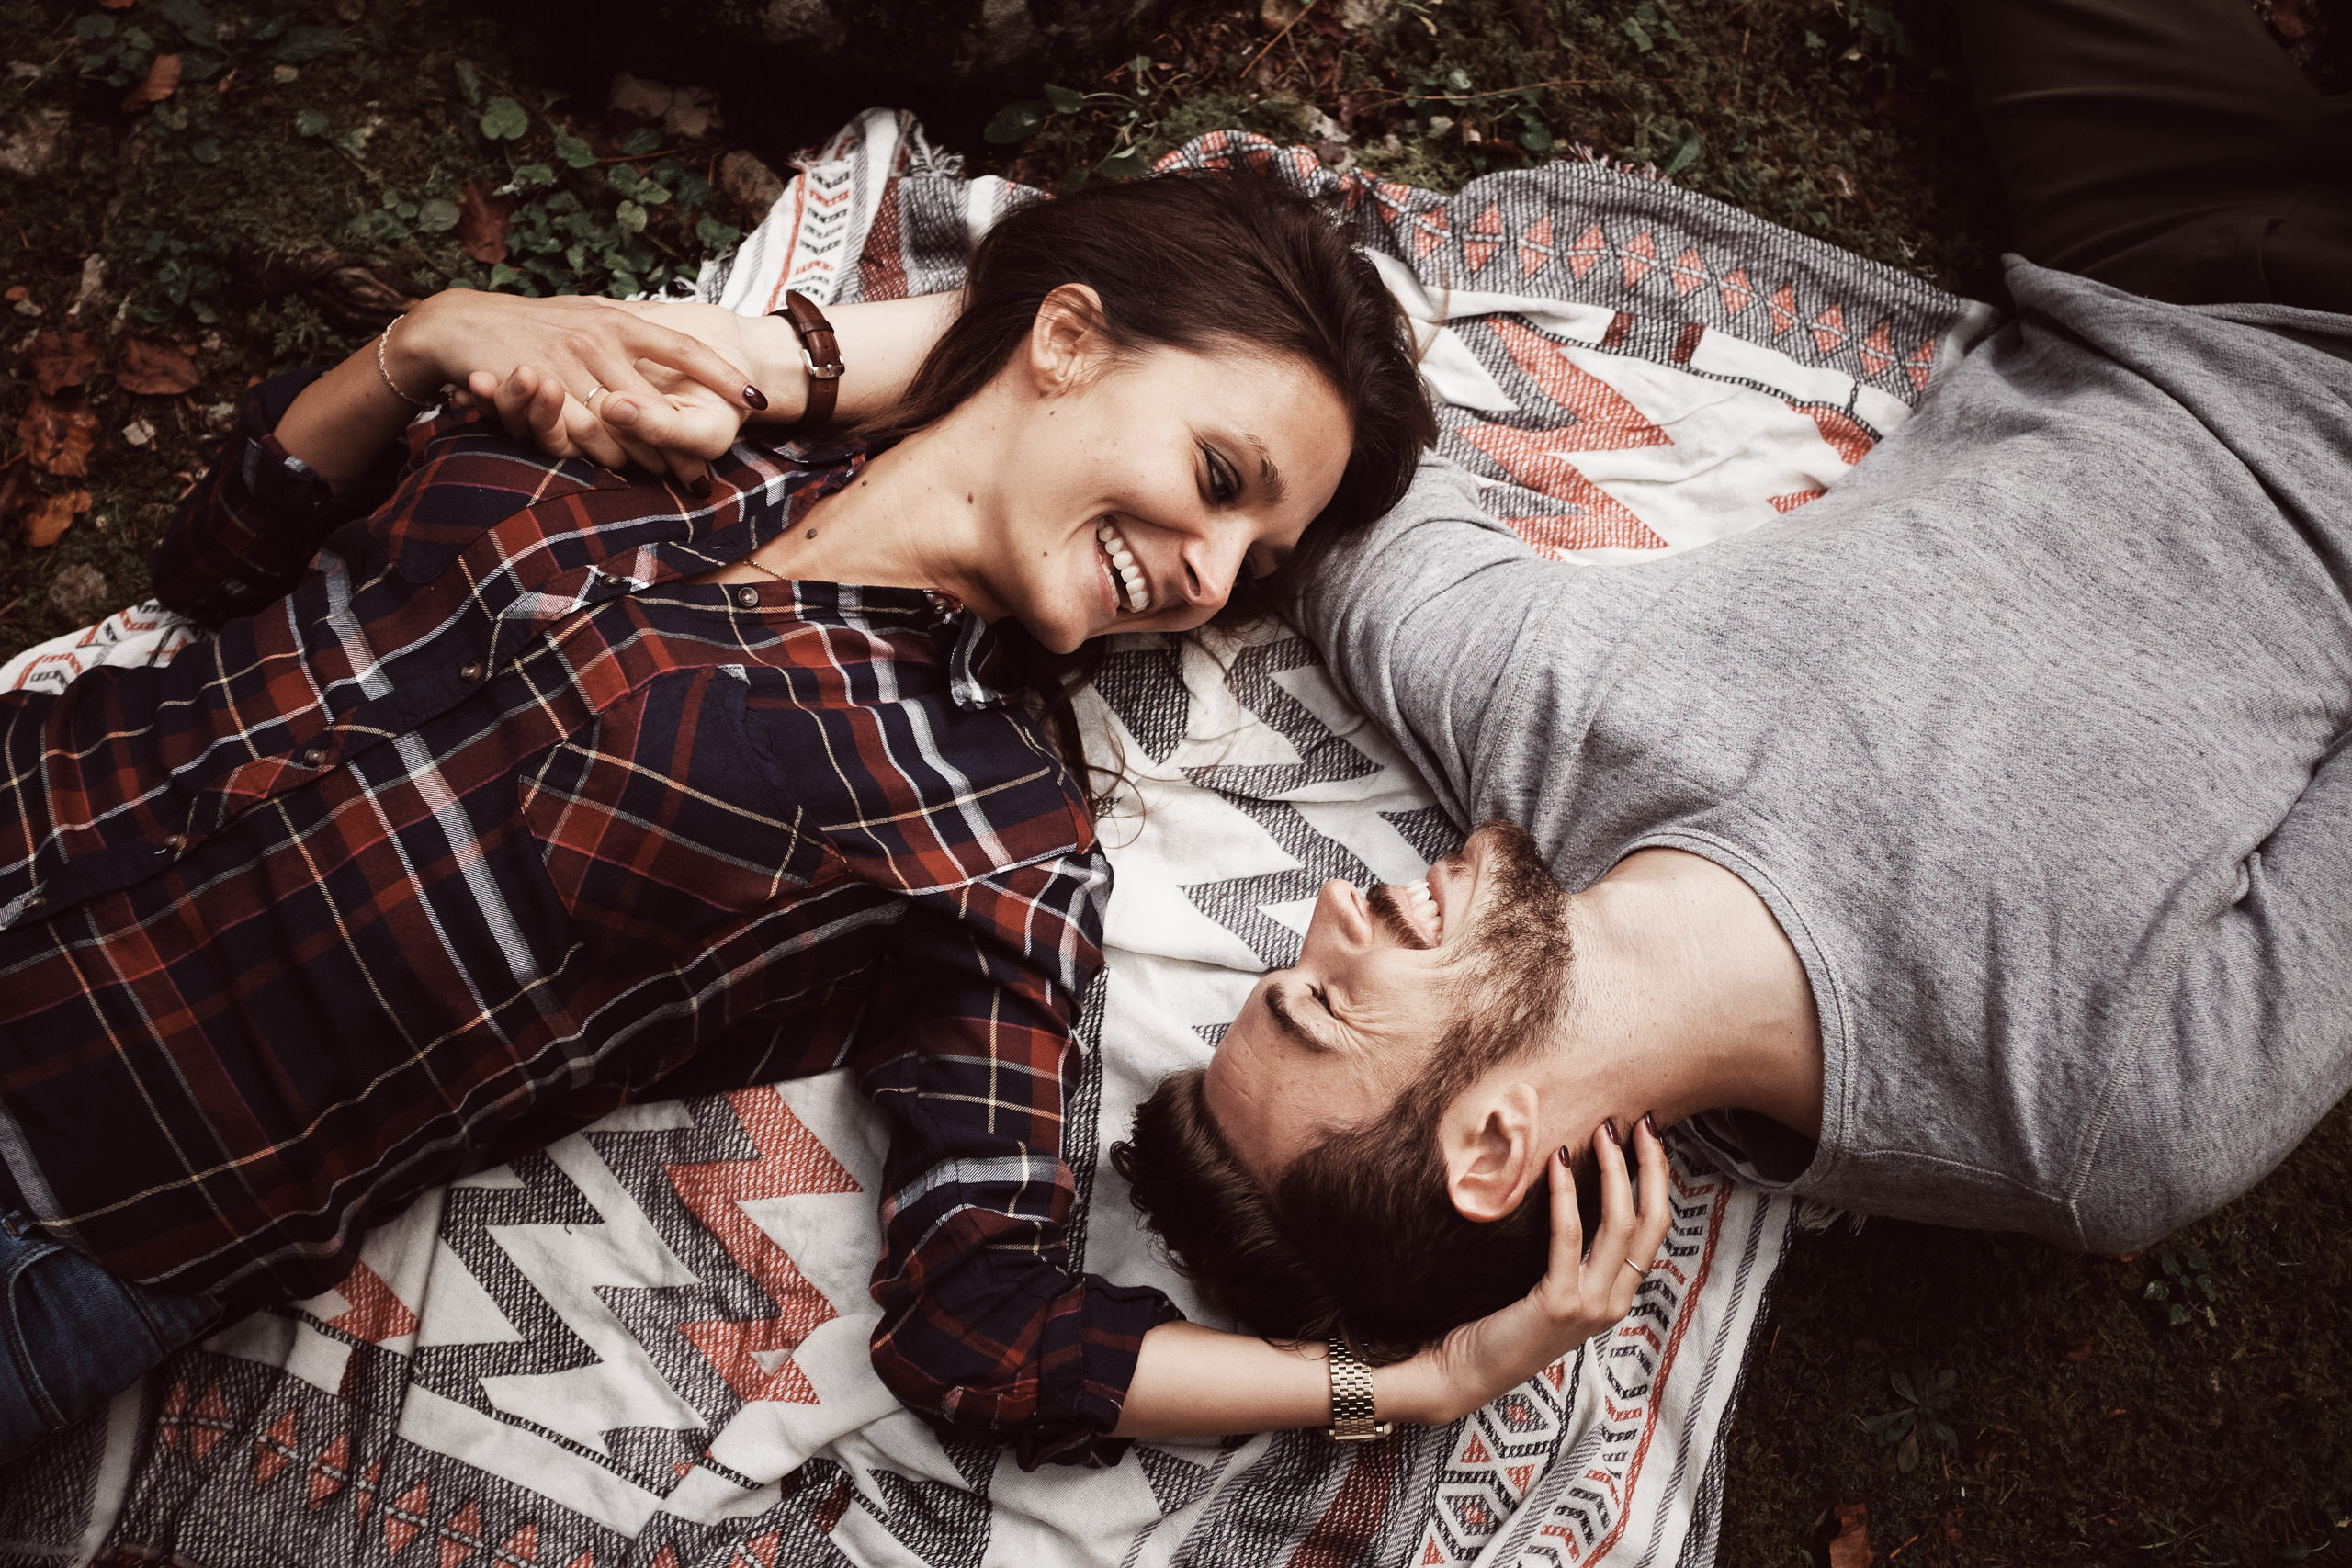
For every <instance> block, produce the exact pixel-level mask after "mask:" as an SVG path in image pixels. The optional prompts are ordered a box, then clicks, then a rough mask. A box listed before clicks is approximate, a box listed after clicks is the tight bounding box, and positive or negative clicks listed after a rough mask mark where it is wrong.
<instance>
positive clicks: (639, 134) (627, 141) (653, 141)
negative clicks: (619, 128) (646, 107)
mask: <svg viewBox="0 0 2352 1568" xmlns="http://www.w3.org/2000/svg"><path fill="white" fill-rule="evenodd" d="M661 145H662V133H661V132H660V131H659V130H655V129H654V128H653V127H651V126H650V125H640V126H639V127H638V128H637V129H636V130H632V131H630V132H629V133H628V135H627V136H625V137H623V138H622V139H621V153H622V155H623V156H624V157H629V158H642V157H644V156H645V155H646V154H647V153H648V152H654V151H656V150H657V149H659V148H660V147H661Z"/></svg>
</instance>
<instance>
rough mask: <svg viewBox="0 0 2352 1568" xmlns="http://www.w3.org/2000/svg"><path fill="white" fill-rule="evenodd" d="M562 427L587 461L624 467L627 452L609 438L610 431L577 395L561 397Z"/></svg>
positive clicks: (612, 467) (615, 469)
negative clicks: (562, 403)
mask: <svg viewBox="0 0 2352 1568" xmlns="http://www.w3.org/2000/svg"><path fill="white" fill-rule="evenodd" d="M563 430H564V434H566V435H567V436H569V437H570V438H571V444H572V445H573V446H576V447H578V448H579V449H580V453H581V456H582V457H586V458H587V459H588V460H589V461H590V462H592V463H596V464H599V465H601V466H602V467H605V468H610V469H612V470H613V471H614V472H615V473H618V472H619V471H620V470H621V469H623V468H627V467H628V460H629V459H628V453H627V452H626V451H624V450H623V449H622V447H621V444H620V443H619V442H618V441H616V440H615V439H613V433H612V432H611V431H610V430H607V429H606V428H605V422H604V421H603V420H601V419H598V418H597V417H596V416H595V414H594V412H592V411H590V410H589V409H587V408H586V407H584V406H582V403H581V401H580V400H579V399H577V398H568V399H566V400H564V405H563Z"/></svg>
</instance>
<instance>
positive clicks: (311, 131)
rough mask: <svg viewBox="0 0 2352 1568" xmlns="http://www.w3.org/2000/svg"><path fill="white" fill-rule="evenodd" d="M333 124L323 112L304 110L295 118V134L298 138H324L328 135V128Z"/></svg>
mask: <svg viewBox="0 0 2352 1568" xmlns="http://www.w3.org/2000/svg"><path fill="white" fill-rule="evenodd" d="M330 123H331V122H330V121H329V120H328V118H327V117H326V115H325V114H324V113H322V111H320V110H318V109H302V110H300V111H299V112H297V113H296V114H295V116H294V134H295V135H297V136H324V135H325V134H326V133H327V126H328V125H329V124H330Z"/></svg>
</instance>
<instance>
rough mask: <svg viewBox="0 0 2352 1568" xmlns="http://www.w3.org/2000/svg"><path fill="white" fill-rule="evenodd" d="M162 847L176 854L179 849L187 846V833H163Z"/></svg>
mask: <svg viewBox="0 0 2352 1568" xmlns="http://www.w3.org/2000/svg"><path fill="white" fill-rule="evenodd" d="M164 848H165V849H167V850H170V851H171V852H174V853H175V854H176V853H178V852H180V851H182V850H184V849H186V848H187V834H186V833H166V834H164Z"/></svg>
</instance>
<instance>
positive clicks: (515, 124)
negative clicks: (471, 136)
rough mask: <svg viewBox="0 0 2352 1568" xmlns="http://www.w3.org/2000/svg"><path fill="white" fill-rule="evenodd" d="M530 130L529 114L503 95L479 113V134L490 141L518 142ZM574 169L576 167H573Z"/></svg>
mask: <svg viewBox="0 0 2352 1568" xmlns="http://www.w3.org/2000/svg"><path fill="white" fill-rule="evenodd" d="M530 129H531V112H530V111H529V110H528V109H526V108H525V107H523V106H522V105H521V104H518V103H516V102H515V100H514V99H513V98H510V97H507V96H505V95H504V94H501V95H499V96H497V97H494V98H492V99H491V100H490V107H488V108H486V109H484V110H482V113H481V133H482V134H483V135H484V136H487V137H489V138H490V139H491V140H492V141H519V140H520V139H521V138H522V137H523V136H525V135H526V133H528V132H529V130H530ZM574 166H575V167H576V166H577V165H574Z"/></svg>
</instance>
